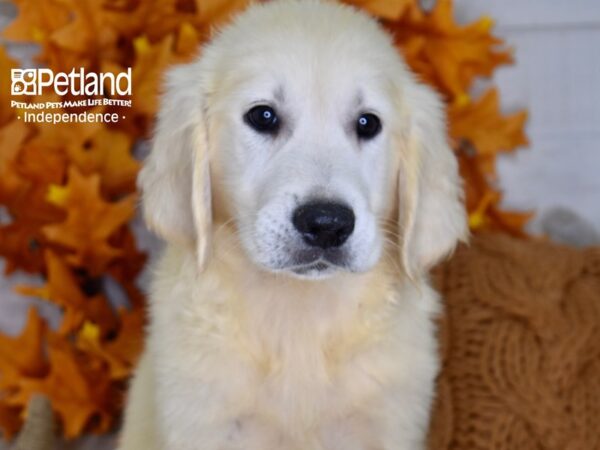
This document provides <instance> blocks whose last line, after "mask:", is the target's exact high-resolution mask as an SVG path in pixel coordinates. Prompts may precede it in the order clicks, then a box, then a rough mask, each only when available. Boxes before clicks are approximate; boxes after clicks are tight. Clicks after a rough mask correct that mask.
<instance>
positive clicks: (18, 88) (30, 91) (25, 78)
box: [10, 69, 37, 95]
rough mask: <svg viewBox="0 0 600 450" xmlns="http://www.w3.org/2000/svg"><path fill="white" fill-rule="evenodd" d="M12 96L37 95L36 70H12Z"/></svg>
mask: <svg viewBox="0 0 600 450" xmlns="http://www.w3.org/2000/svg"><path fill="white" fill-rule="evenodd" d="M11 81H12V84H11V89H10V91H11V94H12V95H35V94H37V92H36V87H37V84H36V71H35V69H12V70H11Z"/></svg>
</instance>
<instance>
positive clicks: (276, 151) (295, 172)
mask: <svg viewBox="0 0 600 450" xmlns="http://www.w3.org/2000/svg"><path fill="white" fill-rule="evenodd" d="M166 148H170V154H169V153H168V152H166V151H165V149H166ZM430 159H432V161H431V162H429V160H430ZM426 171H429V172H430V173H427V172H426ZM165 179H168V181H167V182H166V183H165ZM140 181H141V185H142V189H143V191H144V196H145V197H144V199H145V203H144V207H145V213H146V218H147V220H148V222H149V224H150V225H151V226H153V227H154V228H155V229H157V230H158V231H159V232H160V233H161V234H162V235H163V236H165V237H167V238H168V239H170V240H181V239H178V238H179V237H181V236H187V237H189V240H190V241H195V242H196V245H197V248H198V253H199V260H200V261H201V263H205V262H206V260H207V256H206V255H207V247H208V244H209V236H210V230H211V228H212V227H213V226H215V225H216V226H218V225H219V224H222V223H224V222H228V223H229V222H232V223H234V224H235V226H236V228H237V232H238V235H239V238H240V243H241V245H242V247H243V248H244V249H245V252H246V253H247V255H248V257H249V258H250V260H251V261H253V262H254V263H255V264H257V265H258V266H260V267H262V268H264V269H266V270H268V271H272V272H285V273H287V274H290V275H293V276H296V277H301V278H324V277H328V276H331V275H333V274H335V273H336V272H339V271H348V272H363V271H366V270H369V269H370V268H371V267H373V266H374V265H375V264H376V262H377V260H378V259H379V258H380V256H381V253H382V249H383V247H384V242H386V238H385V237H384V235H385V233H384V230H383V226H382V224H384V223H385V224H389V222H390V218H391V216H390V214H391V213H392V212H396V214H397V215H396V216H395V217H393V222H394V223H395V226H396V227H397V228H396V230H395V232H394V233H393V234H394V236H395V239H397V242H395V243H394V246H395V247H397V248H400V249H401V251H400V255H399V256H400V258H401V259H402V260H403V262H404V263H405V266H406V269H407V272H408V271H410V270H411V268H410V267H409V266H411V265H413V263H415V264H414V265H415V269H417V270H421V269H422V268H425V267H426V266H427V265H429V264H431V263H432V261H433V262H434V261H435V260H436V259H437V258H439V256H440V255H441V254H443V253H444V252H447V251H448V250H449V249H451V248H452V246H453V245H454V242H455V241H456V239H457V238H458V237H460V236H462V234H463V233H464V212H463V211H462V206H461V205H460V202H459V197H460V186H459V182H458V177H457V170H456V161H455V160H454V157H453V155H452V153H451V151H450V149H449V148H448V147H447V144H446V141H445V129H444V126H443V120H442V119H441V117H440V106H439V102H438V101H437V99H436V98H435V96H434V95H433V94H432V93H431V92H430V91H429V90H428V89H427V88H425V87H423V86H421V85H418V84H417V83H416V82H415V81H414V80H413V78H412V77H411V75H410V74H409V73H408V71H407V69H406V67H405V66H404V64H403V62H402V61H401V59H400V57H399V55H398V52H397V50H396V49H395V48H394V46H393V45H392V44H391V42H390V40H389V38H388V36H387V35H386V34H385V33H384V32H383V31H382V30H381V29H380V28H379V26H378V25H377V24H376V22H375V21H374V20H372V19H370V18H369V17H367V16H366V15H363V14H362V13H359V12H357V11H355V10H353V9H351V8H348V7H344V6H340V5H336V4H333V3H319V2H295V1H284V2H272V3H269V4H265V5H259V6H255V7H252V8H250V9H249V10H248V11H247V12H246V13H244V14H242V15H241V16H240V17H239V18H238V19H237V20H236V21H234V23H233V24H232V25H230V26H229V27H228V28H226V29H224V30H223V31H222V32H221V33H220V34H219V35H218V36H217V37H216V38H215V39H214V40H213V42H212V43H211V44H210V45H209V46H208V47H207V48H205V49H204V51H203V54H202V56H201V58H200V59H199V60H198V61H197V62H195V63H193V64H191V65H189V66H183V67H180V68H177V69H175V71H173V72H172V73H171V75H170V78H169V80H168V84H167V94H166V97H165V101H164V102H163V107H162V110H161V114H160V115H159V122H158V128H157V133H156V137H155V144H154V149H153V153H152V155H151V157H150V159H149V160H148V162H147V163H146V166H145V168H144V170H143V172H142V174H141V177H140ZM182 186H183V187H182ZM159 189H160V190H159ZM173 197H176V198H173ZM211 198H212V199H213V204H214V208H213V207H211V204H210V199H211ZM187 201H189V202H190V203H191V206H192V208H191V210H192V212H193V214H189V212H188V213H186V212H185V211H182V210H183V209H184V207H185V203H186V202H187ZM444 202H445V203H447V204H444V205H440V203H444ZM167 203H168V204H169V206H165V205H164V204H167ZM159 204H162V205H159ZM165 208H169V209H170V211H168V212H167V211H166V210H165ZM425 210H429V211H426V212H424V213H422V212H420V211H425ZM213 213H214V216H215V217H214V219H215V220H214V224H213V219H212V217H213ZM423 214H435V215H437V216H435V215H433V216H432V217H427V218H425V217H422V216H423ZM423 219H425V223H424V222H423ZM430 226H431V227H432V231H428V230H427V227H430ZM444 227H445V228H446V229H444ZM419 236H424V237H425V241H424V242H419V239H423V237H421V238H420V237H419ZM430 239H435V240H436V242H433V243H432V242H430V241H429V240H430ZM428 246H429V247H430V248H428ZM422 248H423V251H422Z"/></svg>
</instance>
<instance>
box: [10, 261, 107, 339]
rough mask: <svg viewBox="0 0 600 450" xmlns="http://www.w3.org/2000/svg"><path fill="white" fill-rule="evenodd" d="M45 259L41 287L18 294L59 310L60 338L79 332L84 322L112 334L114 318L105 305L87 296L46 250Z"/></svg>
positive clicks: (20, 288) (99, 297) (22, 289)
mask: <svg viewBox="0 0 600 450" xmlns="http://www.w3.org/2000/svg"><path fill="white" fill-rule="evenodd" d="M45 259H46V265H47V271H48V273H47V279H48V281H47V283H46V284H45V285H44V286H42V287H32V286H18V287H17V288H16V290H17V292H19V293H20V294H23V295H29V296H35V297H39V298H42V299H44V300H47V301H51V302H52V303H54V304H55V305H57V306H59V307H61V309H62V310H63V319H62V322H61V326H60V330H59V333H60V334H61V335H67V334H69V333H71V332H73V331H76V330H78V329H79V328H80V327H81V325H82V324H83V323H84V322H85V321H86V320H92V321H94V322H95V323H97V324H98V325H99V326H100V328H101V329H102V330H103V332H104V333H109V332H111V331H112V330H114V328H115V325H116V318H115V315H114V313H113V311H112V309H111V307H110V305H109V303H108V301H107V300H106V299H105V298H104V297H103V296H102V295H100V294H96V293H92V294H93V295H90V296H87V295H86V294H85V293H84V292H83V291H82V289H81V288H80V285H79V283H78V280H77V278H76V277H75V275H74V274H73V272H72V271H71V269H70V268H69V267H68V266H67V265H66V264H65V263H64V262H63V261H62V260H61V258H60V257H59V256H58V255H57V254H56V253H54V252H52V251H50V250H46V253H45Z"/></svg>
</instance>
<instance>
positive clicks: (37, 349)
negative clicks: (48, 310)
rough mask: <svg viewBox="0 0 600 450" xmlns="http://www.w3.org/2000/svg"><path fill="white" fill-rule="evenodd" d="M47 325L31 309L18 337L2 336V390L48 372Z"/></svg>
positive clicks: (0, 371)
mask: <svg viewBox="0 0 600 450" xmlns="http://www.w3.org/2000/svg"><path fill="white" fill-rule="evenodd" d="M45 330H46V324H45V322H44V321H43V320H42V318H41V317H40V316H39V314H38V313H37V310H36V309H35V308H29V313H28V315H27V322H26V323H25V328H24V329H23V331H22V332H21V335H20V336H18V337H14V338H13V337H8V336H4V335H0V388H1V389H13V388H14V387H15V386H17V385H18V380H19V378H20V377H21V376H27V377H37V376H42V375H44V374H45V373H46V372H47V369H48V365H47V363H46V360H45V357H44V346H43V341H42V339H43V337H44V333H45Z"/></svg>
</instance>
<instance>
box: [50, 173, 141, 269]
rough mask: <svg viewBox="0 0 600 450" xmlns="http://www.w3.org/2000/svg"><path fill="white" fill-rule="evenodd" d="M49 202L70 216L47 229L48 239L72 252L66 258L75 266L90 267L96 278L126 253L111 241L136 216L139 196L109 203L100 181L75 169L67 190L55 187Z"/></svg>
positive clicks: (66, 186) (97, 177)
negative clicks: (103, 195)
mask: <svg viewBox="0 0 600 450" xmlns="http://www.w3.org/2000/svg"><path fill="white" fill-rule="evenodd" d="M48 201H49V202H50V203H52V204H54V205H56V206H58V207H59V208H61V209H63V210H65V211H66V213H67V218H66V219H65V221H64V222H62V223H59V224H53V225H47V226H45V227H44V228H43V232H44V235H45V236H46V238H47V239H48V240H49V241H50V242H52V243H55V244H58V245H61V246H63V247H65V248H67V249H69V250H70V252H69V254H68V255H67V256H66V259H67V261H68V262H69V263H70V264H71V265H73V266H81V267H87V268H88V269H89V271H90V272H91V273H92V274H99V273H102V272H103V271H104V270H105V269H106V267H107V265H108V264H110V263H111V262H112V261H113V260H114V259H115V258H117V257H119V256H121V255H122V254H123V251H122V250H121V249H118V248H115V247H113V246H112V245H110V243H109V239H110V237H111V236H112V235H113V234H114V233H115V232H116V231H118V230H119V228H121V227H122V226H123V225H125V224H126V223H127V222H128V221H129V220H130V219H131V218H132V217H133V214H134V210H135V196H133V195H130V196H127V197H125V198H123V199H121V200H119V201H118V202H107V201H105V200H104V199H103V198H102V196H101V194H100V177H99V176H98V175H90V176H89V177H87V178H85V177H84V176H82V175H81V174H80V173H79V171H78V170H77V169H75V168H73V167H71V168H70V170H69V181H68V184H67V185H65V186H58V185H53V186H51V188H50V190H49V192H48Z"/></svg>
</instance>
